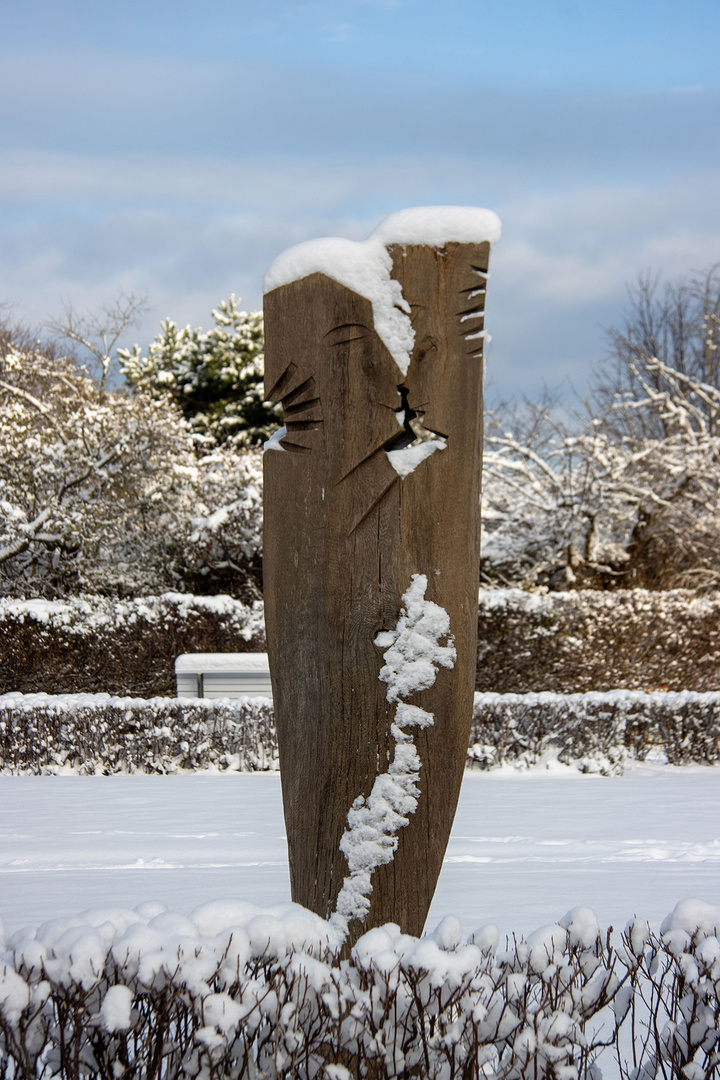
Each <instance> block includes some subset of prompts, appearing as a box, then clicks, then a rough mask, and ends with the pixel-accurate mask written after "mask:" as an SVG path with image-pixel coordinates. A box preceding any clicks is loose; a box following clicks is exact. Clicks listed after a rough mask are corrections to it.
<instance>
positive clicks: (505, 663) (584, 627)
mask: <svg viewBox="0 0 720 1080" xmlns="http://www.w3.org/2000/svg"><path fill="white" fill-rule="evenodd" d="M618 686H622V687H624V688H626V689H630V690H644V691H651V690H660V689H662V690H696V691H700V690H720V593H710V594H707V595H704V596H698V595H696V594H695V593H692V592H690V591H688V590H686V589H673V590H671V591H668V592H649V591H647V590H645V589H616V590H613V591H612V592H598V591H594V590H589V589H586V590H579V591H572V590H571V591H567V592H546V593H543V592H525V591H523V590H521V589H482V590H481V591H480V607H479V613H478V667H477V683H476V688H477V689H478V690H489V691H490V690H492V691H497V692H498V693H518V694H519V693H527V692H529V691H546V690H553V691H555V692H556V693H564V694H568V693H570V694H573V693H584V692H586V691H590V690H602V691H604V690H613V689H615V687H618Z"/></svg>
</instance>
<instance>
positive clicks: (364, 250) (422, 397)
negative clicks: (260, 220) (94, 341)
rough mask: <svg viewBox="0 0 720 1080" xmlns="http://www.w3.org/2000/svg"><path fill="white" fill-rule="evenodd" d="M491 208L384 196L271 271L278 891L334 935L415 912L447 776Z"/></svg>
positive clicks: (473, 575) (454, 735) (269, 522)
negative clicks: (352, 233)
mask: <svg viewBox="0 0 720 1080" xmlns="http://www.w3.org/2000/svg"><path fill="white" fill-rule="evenodd" d="M498 225H499V223H498V222H497V219H496V218H495V216H494V215H493V214H491V213H490V212H488V211H479V210H467V209H464V208H433V209H431V210H427V209H426V210H416V211H403V212H401V213H400V214H397V215H393V216H392V217H391V218H389V219H387V220H386V221H385V222H384V223H383V225H382V226H381V227H380V228H379V229H378V230H376V233H375V234H373V236H372V237H371V238H370V240H368V241H366V242H365V243H364V244H360V243H358V244H353V243H352V242H350V241H340V240H337V241H317V242H314V243H311V244H309V245H300V246H299V247H298V248H297V249H291V250H290V251H289V252H287V253H285V255H284V256H281V257H280V259H279V260H277V261H276V263H275V264H273V267H271V269H270V271H269V274H268V279H267V288H268V291H266V295H265V340H266V351H265V393H266V398H267V399H269V400H270V401H279V402H281V403H282V407H283V417H284V419H283V428H281V429H280V431H279V432H278V433H277V435H276V436H275V437H274V438H273V440H271V442H270V443H269V444H267V448H268V449H267V452H266V453H265V457H264V462H265V481H264V483H265V494H264V503H265V541H264V546H265V556H264V592H265V618H266V629H267V643H268V652H269V656H270V669H271V675H272V685H273V698H274V702H275V716H276V722H277V730H278V742H279V749H280V769H281V778H282V791H283V801H284V808H285V821H286V826H287V839H288V848H289V857H290V877H291V884H292V896H293V899H294V900H295V901H297V902H298V903H300V904H303V905H304V906H305V907H308V908H310V909H312V910H313V911H315V912H317V913H318V914H320V915H322V916H323V917H325V918H332V919H333V920H334V921H335V922H336V924H337V925H338V926H339V927H340V929H341V930H342V931H343V932H347V933H348V934H349V936H350V939H351V940H354V939H355V938H356V937H357V936H359V934H361V933H363V932H364V931H365V930H366V929H368V928H369V927H370V926H373V925H379V924H382V923H385V922H396V923H398V924H399V925H400V927H401V928H402V930H403V931H405V932H407V933H411V934H420V933H421V932H422V929H423V925H424V923H425V919H426V917H427V913H428V909H429V907H430V902H431V900H432V896H433V893H434V890H435V886H436V883H437V878H438V875H439V873H440V868H441V864H442V860H443V856H444V853H445V849H446V845H447V841H448V837H449V834H450V829H451V826H452V821H453V817H454V814H455V809H456V804H457V798H458V794H459V790H460V783H461V780H462V775H463V768H464V764H465V760H466V752H467V746H468V738H469V731H470V721H471V715H472V701H473V690H474V684H475V663H476V636H477V591H478V568H479V554H480V482H481V467H482V460H481V452H482V413H483V400H482V383H483V355H482V354H483V342H484V331H483V310H484V301H485V286H486V280H487V268H488V257H489V250H490V241H491V240H493V239H495V237H496V235H497V234H498V231H499V229H498ZM425 236H429V237H430V239H429V241H426V242H423V238H424V237H425ZM360 290H362V291H360ZM278 450H279V451H280V452H277V451H278Z"/></svg>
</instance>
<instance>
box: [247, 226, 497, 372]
mask: <svg viewBox="0 0 720 1080" xmlns="http://www.w3.org/2000/svg"><path fill="white" fill-rule="evenodd" d="M499 238H500V219H499V218H498V216H497V214H495V213H493V211H492V210H483V209H480V208H479V207H475V206H416V207H410V208H408V209H406V210H400V211H398V212H397V213H395V214H390V216H389V217H386V218H384V220H383V221H381V222H380V224H379V225H378V226H377V228H376V229H375V230H374V231H373V232H372V233H371V234H370V236H369V237H368V239H367V240H345V239H342V238H340V237H325V238H322V239H319V240H308V241H306V242H305V243H303V244H296V245H295V246H294V247H291V248H288V249H287V251H284V252H282V254H280V255H278V257H277V258H276V259H275V260H274V262H273V263H272V264H271V265H270V268H269V269H268V271H267V273H266V275H265V285H264V289H265V292H271V291H272V290H273V289H277V288H279V287H280V286H281V285H288V284H290V282H293V281H298V280H300V279H302V278H305V277H309V276H310V274H318V273H319V274H325V275H326V276H327V277H330V278H332V279H333V280H334V281H338V282H339V283H340V284H341V285H345V286H346V287H347V288H348V289H351V290H352V291H353V292H356V293H358V294H359V295H360V296H364V297H365V298H366V299H367V300H369V301H370V302H371V304H372V308H373V319H374V322H375V330H376V331H377V334H378V336H379V337H380V340H381V341H382V342H383V344H384V345H385V346H386V348H387V350H388V352H389V353H390V355H391V356H392V357H393V359H394V360H395V362H396V364H397V365H398V367H399V368H400V370H401V371H402V373H403V375H406V374H407V370H408V367H409V366H410V353H411V350H412V347H413V344H414V341H415V334H414V331H413V328H412V325H411V323H410V306H409V304H408V303H407V300H405V298H404V297H403V294H402V289H401V287H400V284H399V282H397V281H395V279H394V278H392V277H391V276H390V275H391V271H392V258H391V256H390V254H389V252H388V250H387V248H388V247H391V246H393V245H403V246H406V245H408V244H422V245H427V246H430V247H444V246H445V245H446V244H448V243H461V244H479V243H484V242H486V241H487V242H489V243H491V244H492V243H494V242H495V241H496V240H498V239H499Z"/></svg>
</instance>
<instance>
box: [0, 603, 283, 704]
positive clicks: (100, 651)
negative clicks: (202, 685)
mask: <svg viewBox="0 0 720 1080" xmlns="http://www.w3.org/2000/svg"><path fill="white" fill-rule="evenodd" d="M264 648H265V629H264V619H263V605H262V602H261V601H259V602H256V603H255V604H253V605H252V607H249V606H248V605H246V604H243V603H241V602H240V601H239V600H234V599H233V598H232V597H230V596H192V595H189V594H185V593H165V594H163V595H162V596H145V597H136V598H134V599H131V600H108V599H107V598H106V597H102V596H86V597H74V598H70V599H68V600H62V601H60V600H56V601H46V600H0V693H10V692H12V691H19V692H21V693H25V694H33V693H39V692H50V693H54V694H78V693H86V694H93V693H97V692H107V693H110V694H131V695H133V696H137V697H144V698H150V697H154V696H155V695H156V694H172V695H174V694H175V671H174V662H175V658H176V657H177V656H179V655H180V653H185V652H260V651H262V650H263V649H264Z"/></svg>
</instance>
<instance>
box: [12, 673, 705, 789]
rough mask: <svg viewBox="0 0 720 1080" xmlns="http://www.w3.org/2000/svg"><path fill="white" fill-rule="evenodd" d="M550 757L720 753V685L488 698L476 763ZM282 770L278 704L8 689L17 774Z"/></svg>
mask: <svg viewBox="0 0 720 1080" xmlns="http://www.w3.org/2000/svg"><path fill="white" fill-rule="evenodd" d="M544 757H552V758H557V759H559V760H560V761H561V762H563V763H565V764H568V765H576V766H577V767H578V768H579V769H581V770H582V771H584V772H600V773H614V772H621V771H622V769H623V767H624V765H625V764H626V763H627V762H630V761H645V760H650V761H660V762H669V763H670V764H673V765H687V764H692V763H695V764H707V765H709V764H713V763H716V762H719V761H720V693H715V694H695V693H690V692H686V693H684V694H642V693H630V692H628V691H623V690H616V691H613V692H611V693H608V694H569V695H561V694H476V695H475V708H474V713H473V721H472V729H471V736H470V746H469V749H468V765H469V766H471V767H475V768H483V769H488V768H492V767H493V766H496V765H501V764H512V765H516V766H520V767H528V766H530V765H533V764H535V763H536V762H538V761H539V760H540V759H542V758H544ZM277 767H278V757H277V737H276V732H275V721H274V716H273V711H272V704H271V702H269V701H267V700H254V701H253V700H247V699H237V700H235V701H230V700H228V699H218V700H209V699H207V698H201V699H188V698H182V699H177V698H153V699H150V700H149V701H145V700H143V699H139V698H113V697H111V696H110V695H109V694H96V695H82V694H81V695H64V696H57V697H48V696H47V695H45V694H37V695H33V694H31V695H28V696H26V697H25V696H23V695H22V694H8V695H5V696H4V697H0V769H2V770H3V771H4V772H7V773H31V774H40V773H57V772H61V771H68V770H72V771H73V772H78V773H91V774H92V773H114V772H136V771H142V772H155V773H170V772H177V771H178V770H180V769H193V770H194V769H219V770H226V769H235V770H240V771H244V772H254V771H258V770H264V769H275V768H277Z"/></svg>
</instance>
